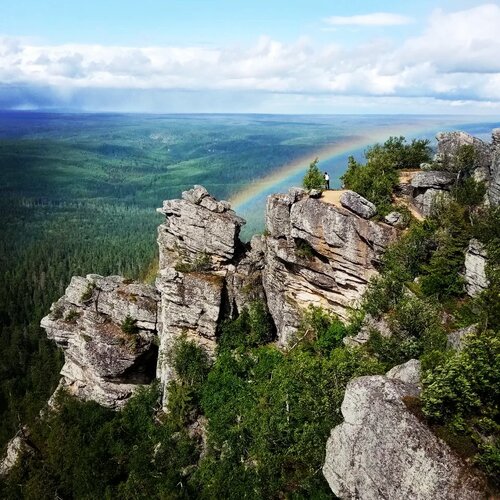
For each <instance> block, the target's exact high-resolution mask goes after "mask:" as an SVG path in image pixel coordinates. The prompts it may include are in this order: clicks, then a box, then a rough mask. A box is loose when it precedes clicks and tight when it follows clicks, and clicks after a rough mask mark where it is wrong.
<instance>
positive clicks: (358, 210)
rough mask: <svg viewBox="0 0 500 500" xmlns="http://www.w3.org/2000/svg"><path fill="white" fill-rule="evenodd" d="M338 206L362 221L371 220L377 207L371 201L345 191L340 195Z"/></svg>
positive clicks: (352, 192)
mask: <svg viewBox="0 0 500 500" xmlns="http://www.w3.org/2000/svg"><path fill="white" fill-rule="evenodd" d="M340 204H341V205H342V206H343V207H345V208H347V209H348V210H351V211H352V212H354V213H355V214H356V215H359V216H360V217H363V218H364V219H371V218H372V217H373V216H374V215H375V214H376V213H377V207H376V206H375V205H374V204H373V203H372V202H371V201H368V200H367V199H366V198H363V197H362V196H361V195H360V194H358V193H355V192H354V191H349V190H347V191H345V192H344V193H342V195H341V196H340Z"/></svg>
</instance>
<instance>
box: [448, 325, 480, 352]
mask: <svg viewBox="0 0 500 500" xmlns="http://www.w3.org/2000/svg"><path fill="white" fill-rule="evenodd" d="M476 331H477V324H476V325H470V326H466V327H465V328H460V329H459V330H455V331H453V332H451V333H449V334H448V347H451V348H452V349H455V350H456V351H461V350H462V348H463V345H464V341H465V340H466V339H467V336H468V335H470V334H471V333H475V332H476Z"/></svg>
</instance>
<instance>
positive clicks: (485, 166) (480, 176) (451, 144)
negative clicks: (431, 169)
mask: <svg viewBox="0 0 500 500" xmlns="http://www.w3.org/2000/svg"><path fill="white" fill-rule="evenodd" d="M436 139H437V154H436V160H437V161H438V162H439V163H441V164H442V166H443V167H444V168H446V169H449V170H453V169H454V168H455V166H456V162H457V161H458V153H459V151H460V148H461V147H462V146H465V145H471V146H474V150H475V152H476V157H475V160H474V170H475V174H474V176H475V177H476V179H477V180H487V178H488V175H489V168H490V164H491V151H490V147H489V145H488V144H486V143H485V142H483V141H482V140H481V139H478V138H477V137H473V136H472V135H470V134H467V133H466V132H441V133H439V134H437V136H436Z"/></svg>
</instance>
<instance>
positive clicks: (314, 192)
mask: <svg viewBox="0 0 500 500" xmlns="http://www.w3.org/2000/svg"><path fill="white" fill-rule="evenodd" d="M322 194H323V190H321V189H311V190H310V191H309V196H310V197H311V198H321V195H322Z"/></svg>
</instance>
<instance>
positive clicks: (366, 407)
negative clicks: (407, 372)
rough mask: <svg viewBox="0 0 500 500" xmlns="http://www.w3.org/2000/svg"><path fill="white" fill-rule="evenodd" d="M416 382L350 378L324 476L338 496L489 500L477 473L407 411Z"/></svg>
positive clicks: (329, 446)
mask: <svg viewBox="0 0 500 500" xmlns="http://www.w3.org/2000/svg"><path fill="white" fill-rule="evenodd" d="M418 394H419V389H418V387H417V386H416V385H414V384H407V383H404V382H402V381H400V380H396V379H390V378H388V377H383V376H372V377H359V378H356V379H354V380H351V381H350V382H349V384H348V385H347V389H346V392H345V396H344V401H343V403H342V407H341V410H342V415H343V416H344V423H342V424H340V425H339V426H337V427H335V428H334V429H333V430H332V432H331V435H330V438H329V439H328V442H327V446H326V457H325V463H324V466H323V474H324V476H325V478H326V479H327V481H328V483H329V485H330V488H331V489H332V491H333V493H334V494H335V495H336V496H337V497H339V498H345V499H366V500H371V499H373V500H375V499H381V498H387V499H399V498H411V499H416V500H430V499H434V498H440V499H443V500H470V499H480V498H486V494H485V484H484V481H483V479H482V478H481V477H480V476H477V475H476V474H475V472H474V471H473V470H472V469H471V468H470V467H469V466H468V465H467V464H466V463H465V462H464V461H463V460H462V459H460V458H459V457H458V456H457V455H455V454H454V452H453V451H452V450H451V449H450V448H449V447H448V445H446V444H445V443H444V442H443V441H441V440H440V439H439V438H437V437H436V436H435V435H434V434H433V433H432V432H431V431H430V429H429V428H428V427H427V426H426V425H425V423H424V422H422V421H421V420H420V419H419V418H418V417H417V416H416V415H415V414H413V413H412V411H411V410H410V409H409V408H408V407H407V405H406V404H405V402H407V403H410V404H411V401H412V400H414V399H415V398H416V397H417V396H418Z"/></svg>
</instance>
